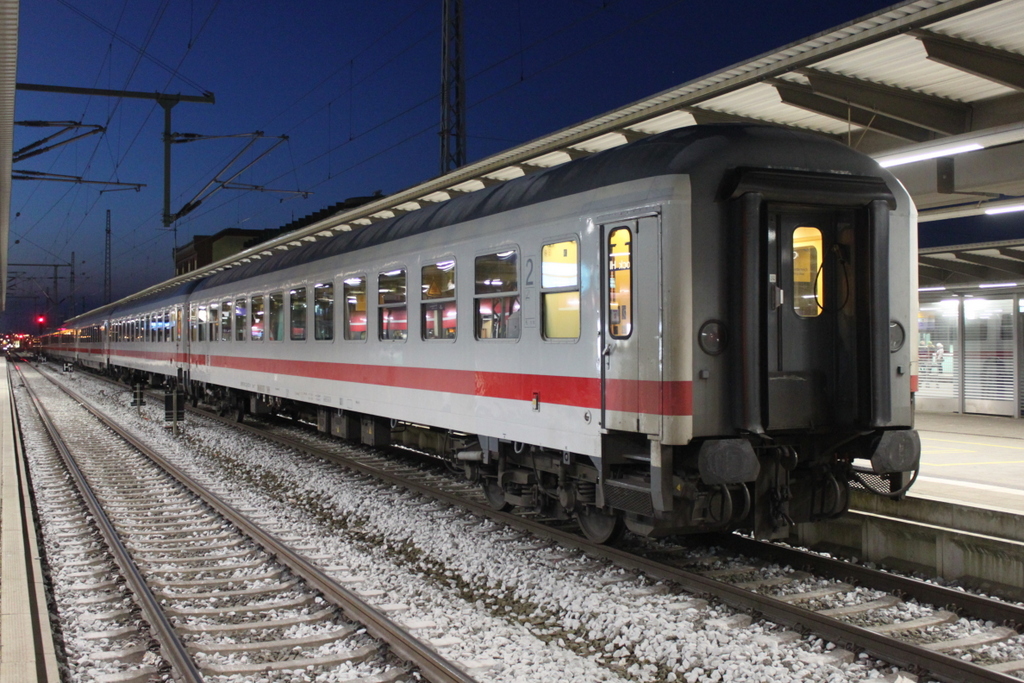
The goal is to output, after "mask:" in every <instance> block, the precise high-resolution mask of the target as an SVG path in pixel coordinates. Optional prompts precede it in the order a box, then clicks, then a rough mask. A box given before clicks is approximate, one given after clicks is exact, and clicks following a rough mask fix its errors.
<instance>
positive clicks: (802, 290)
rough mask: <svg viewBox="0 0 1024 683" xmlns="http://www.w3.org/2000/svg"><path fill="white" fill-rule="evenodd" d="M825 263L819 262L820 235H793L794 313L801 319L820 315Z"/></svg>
mask: <svg viewBox="0 0 1024 683" xmlns="http://www.w3.org/2000/svg"><path fill="white" fill-rule="evenodd" d="M823 268H824V263H823V262H822V258H821V231H820V230H818V229H817V228H797V229H795V230H794V231H793V310H794V311H796V314H797V315H798V316H800V317H801V318H815V317H817V316H819V315H821V311H822V305H821V303H822V298H823V296H824V290H823V284H824V280H825V277H824V273H823V272H822V270H823Z"/></svg>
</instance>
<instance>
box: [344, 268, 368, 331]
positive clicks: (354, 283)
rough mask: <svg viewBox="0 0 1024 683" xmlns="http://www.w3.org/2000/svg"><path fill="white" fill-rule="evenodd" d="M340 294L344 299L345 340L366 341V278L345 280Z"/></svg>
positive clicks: (358, 277)
mask: <svg viewBox="0 0 1024 683" xmlns="http://www.w3.org/2000/svg"><path fill="white" fill-rule="evenodd" d="M342 294H343V295H344V297H345V339H350V340H360V341H361V340H364V339H366V328H367V319H366V277H365V276H363V275H359V276H357V277H349V278H345V284H344V287H343V288H342Z"/></svg>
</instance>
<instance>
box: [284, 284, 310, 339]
mask: <svg viewBox="0 0 1024 683" xmlns="http://www.w3.org/2000/svg"><path fill="white" fill-rule="evenodd" d="M288 303H289V304H290V305H291V329H290V330H289V336H291V338H292V341H306V288H305V287H296V288H295V289H293V290H291V291H290V292H288Z"/></svg>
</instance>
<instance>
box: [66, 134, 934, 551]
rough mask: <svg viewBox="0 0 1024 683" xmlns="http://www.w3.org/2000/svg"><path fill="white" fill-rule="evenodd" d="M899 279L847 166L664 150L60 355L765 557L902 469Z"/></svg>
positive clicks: (794, 142) (904, 279)
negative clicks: (861, 477)
mask: <svg viewBox="0 0 1024 683" xmlns="http://www.w3.org/2000/svg"><path fill="white" fill-rule="evenodd" d="M915 254H916V220H915V211H914V208H913V205H912V203H911V201H910V198H909V197H908V195H907V194H906V192H905V191H904V190H903V189H902V187H900V185H899V183H898V182H897V181H896V180H895V179H894V178H893V177H892V176H891V175H890V174H888V173H887V172H885V171H884V170H882V169H881V168H879V167H878V165H877V164H876V163H874V162H873V161H872V160H871V159H869V158H867V157H864V156H862V155H860V154H857V153H856V152H853V151H851V150H849V149H848V148H846V147H845V146H843V145H840V144H838V143H833V142H830V141H828V140H824V139H821V138H817V137H812V136H808V135H801V134H796V133H793V132H790V131H785V130H780V129H776V128H771V127H760V126H745V125H721V126H704V127H692V128H686V129H682V130H678V131H672V132H669V133H665V134H661V135H657V136H653V137H651V138H648V139H646V140H643V141H640V142H637V143H633V144H630V145H626V146H623V147H620V148H617V149H614V150H609V151H607V152H603V153H600V154H596V155H594V156H592V157H589V158H586V159H581V160H578V161H574V162H570V163H567V164H564V165H563V166H560V167H556V168H552V169H549V170H546V171H542V172H538V173H535V174H533V175H530V176H526V177H523V178H520V179H516V180H512V181H508V182H506V183H503V184H501V185H497V186H494V187H491V188H487V189H485V190H481V191H478V192H475V193H473V194H471V195H468V196H465V197H461V198H456V199H453V200H451V201H449V202H447V203H444V204H442V205H438V206H432V207H427V208H423V209H420V210H418V211H414V212H411V213H409V214H405V215H402V216H399V217H397V218H394V219H390V220H387V221H382V222H380V223H377V224H374V225H371V226H368V227H366V228H363V229H360V230H358V231H356V232H352V233H342V234H340V235H338V236H337V237H335V238H332V239H328V240H323V241H319V242H315V243H311V244H309V245H307V246H304V247H300V248H296V249H294V250H291V251H287V252H284V253H281V254H278V255H276V256H272V257H269V258H265V259H261V260H256V261H253V262H251V263H248V264H245V265H243V266H239V267H235V268H231V269H229V270H225V271H222V272H219V273H216V274H213V275H211V276H209V277H206V278H203V279H201V280H198V281H193V282H191V283H188V284H185V285H181V286H179V287H178V288H177V289H176V290H166V291H164V292H162V293H159V294H156V295H151V296H149V297H146V298H132V297H129V298H128V299H126V300H124V301H122V302H118V303H117V304H115V305H112V306H110V307H107V308H105V309H99V310H97V311H94V312H92V313H90V314H87V315H85V316H81V317H80V318H78V319H76V320H74V321H71V323H72V324H71V327H73V328H75V329H78V330H80V331H87V330H88V331H89V332H88V339H89V340H90V341H89V342H88V343H85V342H83V343H80V344H77V345H73V346H72V348H73V349H75V351H74V352H73V354H72V355H73V357H75V358H76V359H78V360H80V361H82V362H87V363H90V364H92V365H94V366H98V367H105V368H107V369H109V370H111V371H113V372H120V373H126V372H130V373H133V374H136V375H139V374H140V373H141V374H142V375H143V376H145V377H147V378H150V379H153V378H169V379H171V380H178V381H181V382H183V383H185V385H186V386H187V387H188V388H189V389H190V391H191V392H192V393H193V395H195V396H197V397H199V396H205V397H206V398H207V399H209V400H213V401H216V402H219V403H220V404H221V405H222V406H223V407H225V408H226V409H231V410H235V411H237V412H238V414H239V416H241V415H242V414H244V413H245V412H263V411H285V412H293V413H306V414H308V415H310V416H311V417H312V416H315V417H316V419H317V421H318V424H319V426H320V428H321V429H322V430H323V431H330V432H332V433H335V434H338V435H340V436H345V437H349V438H357V439H360V440H362V441H364V442H366V443H372V444H375V445H384V444H387V443H392V442H399V443H405V444H409V445H414V446H417V447H423V448H425V449H428V450H432V451H434V452H437V453H439V454H441V455H443V456H445V457H450V458H452V459H453V460H454V461H455V462H458V463H459V464H460V465H461V466H462V467H463V468H464V469H465V471H466V473H467V476H469V477H471V478H473V479H476V480H479V481H480V482H481V484H482V485H483V487H484V490H485V492H486V493H487V494H488V497H489V499H490V500H491V502H492V503H493V504H494V505H495V506H496V507H507V506H511V505H520V506H524V507H529V508H534V509H540V510H543V511H544V512H545V513H546V514H550V515H554V516H568V515H575V516H576V517H577V518H578V519H579V520H580V522H581V526H582V527H583V529H584V531H585V532H586V533H587V534H588V535H590V536H592V537H594V538H599V539H611V538H613V537H614V536H616V535H617V534H618V533H619V531H620V530H621V528H622V526H623V523H625V524H626V525H628V526H629V527H630V528H631V529H632V530H634V531H636V532H638V533H643V534H666V533H679V532H690V531H704V530H714V529H727V528H736V527H745V528H751V529H754V530H755V531H756V532H757V533H759V534H762V535H768V534H772V533H778V532H780V531H782V530H784V529H785V527H786V526H787V525H789V524H791V523H792V522H794V521H807V520H814V519H820V518H825V517H829V516H833V515H836V514H840V513H842V512H843V511H845V509H846V505H847V490H848V482H849V481H850V479H851V477H853V476H855V473H854V469H853V461H854V460H856V459H868V460H871V463H872V468H873V470H874V474H875V475H877V476H879V477H881V479H882V480H884V481H883V483H884V485H885V486H887V487H888V491H889V492H890V493H892V492H894V491H895V492H896V493H899V492H901V489H902V488H903V487H904V486H905V483H906V481H907V479H908V476H907V474H908V473H909V472H911V471H914V470H916V467H917V462H918V458H919V453H920V445H919V441H918V439H917V435H916V433H915V432H914V431H913V430H912V429H911V427H912V421H913V414H912V379H913V377H914V375H915V374H916V372H915V368H914V367H913V365H912V364H913V363H914V362H915V359H914V358H913V356H912V355H911V353H910V351H911V348H910V347H911V346H912V345H908V344H906V343H905V342H906V336H907V332H906V331H907V330H912V329H914V328H913V325H914V324H915V316H916V283H915V280H916V272H915V268H914V255H915ZM83 333H84V332H80V334H83ZM83 338H84V337H83ZM55 349H56V351H55V353H61V354H64V355H68V352H69V349H68V345H66V344H63V345H55Z"/></svg>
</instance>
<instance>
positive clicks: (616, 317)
mask: <svg viewBox="0 0 1024 683" xmlns="http://www.w3.org/2000/svg"><path fill="white" fill-rule="evenodd" d="M632 243H633V233H632V231H630V229H629V228H615V229H614V230H612V231H611V232H610V233H609V234H608V273H609V278H608V331H609V333H610V334H611V336H612V337H613V338H615V339H625V338H626V337H628V336H629V335H630V334H632V332H633V261H632V259H631V258H630V247H631V246H632Z"/></svg>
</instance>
